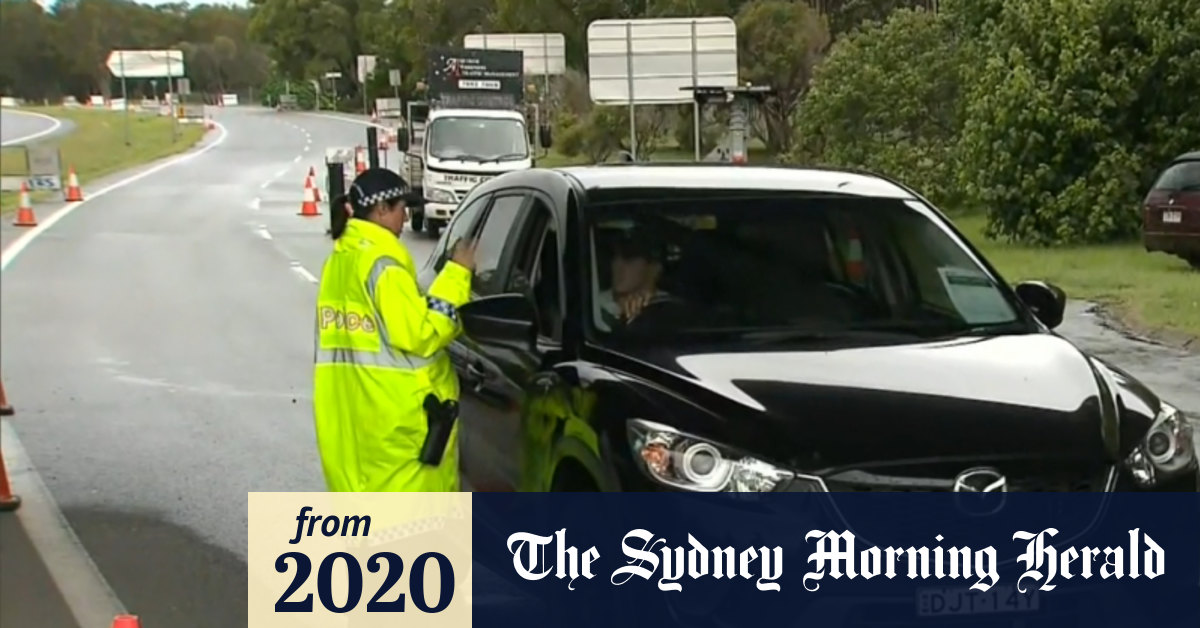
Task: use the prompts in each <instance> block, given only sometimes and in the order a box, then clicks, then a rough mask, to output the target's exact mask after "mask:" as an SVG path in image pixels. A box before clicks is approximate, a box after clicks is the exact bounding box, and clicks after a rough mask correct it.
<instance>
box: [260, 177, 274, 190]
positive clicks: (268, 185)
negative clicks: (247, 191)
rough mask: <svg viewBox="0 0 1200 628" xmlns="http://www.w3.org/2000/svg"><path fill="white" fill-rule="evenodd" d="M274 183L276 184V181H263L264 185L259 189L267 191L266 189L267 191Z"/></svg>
mask: <svg viewBox="0 0 1200 628" xmlns="http://www.w3.org/2000/svg"><path fill="white" fill-rule="evenodd" d="M274 182H275V179H268V180H266V181H263V184H262V185H260V186H258V187H259V189H261V190H265V189H267V188H269V187H271V184H272V183H274Z"/></svg>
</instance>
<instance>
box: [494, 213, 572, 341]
mask: <svg viewBox="0 0 1200 628" xmlns="http://www.w3.org/2000/svg"><path fill="white" fill-rule="evenodd" d="M528 223H529V228H528V229H525V230H524V237H523V239H522V242H521V243H520V248H519V249H518V251H517V255H518V257H517V258H516V259H515V260H514V262H513V264H512V270H511V272H509V280H508V287H507V291H508V292H519V293H521V294H524V295H526V296H528V297H530V298H531V299H533V301H534V303H535V305H536V308H537V315H538V333H539V334H540V335H542V336H545V337H547V338H551V339H554V340H559V339H561V336H562V282H561V279H560V272H559V265H560V260H559V256H558V230H557V228H556V224H555V221H554V213H553V212H552V211H551V209H550V207H549V206H548V205H547V204H546V203H545V201H543V200H542V199H541V198H539V197H537V196H534V198H533V202H532V204H531V205H530V218H529V221H528Z"/></svg>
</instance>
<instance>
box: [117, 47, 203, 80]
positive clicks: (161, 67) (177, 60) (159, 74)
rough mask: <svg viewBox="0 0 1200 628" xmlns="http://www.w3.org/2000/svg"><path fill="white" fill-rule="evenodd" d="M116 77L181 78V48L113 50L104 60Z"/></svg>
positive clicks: (182, 73)
mask: <svg viewBox="0 0 1200 628" xmlns="http://www.w3.org/2000/svg"><path fill="white" fill-rule="evenodd" d="M105 65H107V66H108V71H109V72H112V75H113V76H115V77H117V78H182V77H183V75H184V69H183V51H182V50H114V51H112V52H110V53H108V60H107V61H106V62H105Z"/></svg>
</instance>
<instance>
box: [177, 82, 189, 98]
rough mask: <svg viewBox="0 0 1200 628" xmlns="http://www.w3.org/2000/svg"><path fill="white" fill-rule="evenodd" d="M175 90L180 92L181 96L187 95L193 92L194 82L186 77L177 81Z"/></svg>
mask: <svg viewBox="0 0 1200 628" xmlns="http://www.w3.org/2000/svg"><path fill="white" fill-rule="evenodd" d="M175 91H177V92H179V95H180V96H187V95H188V94H190V93H192V82H191V81H190V80H188V79H185V78H181V79H179V80H177V81H175Z"/></svg>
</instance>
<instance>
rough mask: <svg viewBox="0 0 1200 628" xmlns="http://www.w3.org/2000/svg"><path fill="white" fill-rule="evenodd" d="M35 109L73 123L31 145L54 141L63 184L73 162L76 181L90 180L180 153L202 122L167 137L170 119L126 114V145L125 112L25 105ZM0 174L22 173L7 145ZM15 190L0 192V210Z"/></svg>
mask: <svg viewBox="0 0 1200 628" xmlns="http://www.w3.org/2000/svg"><path fill="white" fill-rule="evenodd" d="M25 110H27V111H35V112H37V113H44V114H46V115H48V116H53V117H55V118H58V119H60V120H65V121H70V122H72V123H74V125H75V128H73V129H71V131H69V132H68V133H67V134H66V135H61V136H54V137H47V138H43V139H42V140H40V141H37V142H34V143H35V144H41V143H57V144H58V146H59V151H60V154H61V157H62V166H63V185H66V182H67V180H66V177H67V169H68V168H70V167H71V166H72V165H73V166H75V174H76V175H78V177H79V183H80V185H86V184H87V183H88V182H89V181H92V180H94V179H97V178H100V177H103V176H106V175H110V174H113V173H114V172H119V171H121V170H125V169H127V168H132V167H134V166H139V165H141V164H145V163H148V162H151V161H154V160H156V159H162V158H163V157H168V156H170V155H174V154H177V153H181V152H183V151H185V150H187V149H189V148H191V147H192V146H194V145H195V144H196V142H198V141H200V138H202V137H203V136H204V133H205V128H204V125H200V124H180V125H179V137H178V138H174V137H172V131H171V119H170V118H167V117H161V116H157V115H149V114H140V113H135V112H132V111H131V112H130V113H129V139H130V143H129V145H126V144H125V115H124V114H123V113H121V112H117V111H104V110H94V109H67V108H64V107H30V108H27V109H25ZM0 174H2V175H4V176H24V175H25V174H27V172H26V164H25V151H24V149H22V148H21V147H16V146H10V147H7V148H4V149H0ZM32 196H33V200H34V201H35V202H37V201H43V200H51V199H55V198H62V196H61V194H59V193H55V192H39V193H36V194H33V195H32ZM17 200H18V199H17V193H16V192H3V193H0V213H4V214H7V213H9V212H12V211H15V210H16V208H17Z"/></svg>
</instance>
